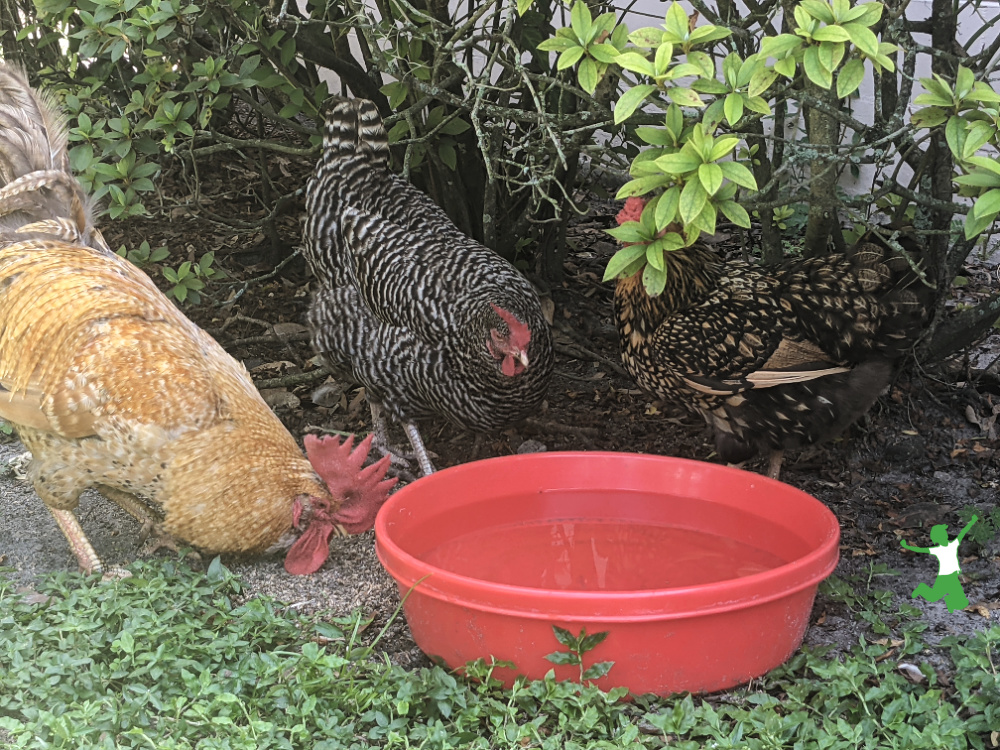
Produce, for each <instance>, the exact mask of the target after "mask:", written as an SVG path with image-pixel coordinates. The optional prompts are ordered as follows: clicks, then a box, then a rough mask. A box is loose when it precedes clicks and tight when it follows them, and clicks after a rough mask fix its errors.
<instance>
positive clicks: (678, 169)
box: [656, 151, 702, 175]
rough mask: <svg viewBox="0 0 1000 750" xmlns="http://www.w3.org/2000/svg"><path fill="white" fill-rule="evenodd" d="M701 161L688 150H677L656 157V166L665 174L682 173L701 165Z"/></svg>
mask: <svg viewBox="0 0 1000 750" xmlns="http://www.w3.org/2000/svg"><path fill="white" fill-rule="evenodd" d="M701 164H702V161H701V160H700V159H699V158H698V157H697V156H695V155H694V154H692V153H691V152H689V151H678V152H677V153H674V154H666V155H664V156H661V157H659V158H658V159H656V166H657V167H659V168H660V169H661V170H662V171H663V172H665V173H666V174H671V175H683V174H687V173H688V172H692V171H694V170H695V169H698V167H699V166H701Z"/></svg>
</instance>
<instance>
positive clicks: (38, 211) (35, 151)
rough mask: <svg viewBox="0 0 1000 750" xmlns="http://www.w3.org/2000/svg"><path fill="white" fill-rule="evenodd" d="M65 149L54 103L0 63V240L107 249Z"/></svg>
mask: <svg viewBox="0 0 1000 750" xmlns="http://www.w3.org/2000/svg"><path fill="white" fill-rule="evenodd" d="M67 148H68V146H67V138H66V126H65V121H64V118H63V116H62V115H61V113H60V112H59V109H58V107H57V106H56V105H55V103H54V102H53V101H52V100H51V98H50V97H49V96H47V95H46V94H44V93H42V92H39V91H36V90H35V89H33V88H32V87H31V86H30V84H29V83H28V78H27V76H26V75H25V74H24V72H23V71H22V70H21V69H20V68H18V67H16V66H13V65H10V64H0V243H2V242H20V241H23V240H30V239H49V240H51V239H57V240H63V241H70V242H74V243H79V244H83V245H88V246H90V247H93V248H95V249H98V250H102V251H106V252H110V250H108V247H107V245H106V244H105V242H104V238H103V237H101V234H100V232H98V231H97V230H96V229H95V228H94V226H93V221H92V209H91V201H90V199H89V197H88V196H87V193H86V191H84V189H83V187H82V186H81V185H80V183H79V182H78V181H77V180H76V178H75V177H74V176H73V174H72V172H71V171H70V164H69V154H68V151H67Z"/></svg>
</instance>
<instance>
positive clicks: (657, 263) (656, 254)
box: [646, 244, 664, 271]
mask: <svg viewBox="0 0 1000 750" xmlns="http://www.w3.org/2000/svg"><path fill="white" fill-rule="evenodd" d="M646 262H647V263H648V264H649V265H651V266H652V267H653V268H655V269H656V270H657V271H662V270H663V269H664V266H663V250H661V249H659V248H655V247H653V246H652V244H649V245H646Z"/></svg>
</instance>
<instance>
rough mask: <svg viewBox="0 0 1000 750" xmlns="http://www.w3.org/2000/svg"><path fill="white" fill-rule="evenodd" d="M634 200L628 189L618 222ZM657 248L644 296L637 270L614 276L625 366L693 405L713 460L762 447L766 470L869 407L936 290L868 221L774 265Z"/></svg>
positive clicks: (699, 249)
mask: <svg viewBox="0 0 1000 750" xmlns="http://www.w3.org/2000/svg"><path fill="white" fill-rule="evenodd" d="M641 210H642V202H641V199H638V198H636V199H630V200H629V202H628V203H627V204H626V207H625V208H624V209H622V212H621V213H620V214H619V217H618V220H619V223H624V222H625V221H631V220H637V219H638V216H639V214H640V213H641ZM907 242H908V244H909V247H908V248H907V249H908V250H910V249H912V250H918V249H919V248H917V247H916V245H915V244H914V243H912V242H909V241H907ZM664 261H665V263H666V268H667V281H666V288H665V289H664V291H663V293H662V294H660V295H658V296H656V297H650V296H649V295H648V294H647V293H646V290H645V288H644V287H643V284H642V280H641V278H642V274H641V273H638V274H635V275H634V276H631V277H629V278H623V279H619V280H618V281H617V284H616V287H615V313H616V318H617V325H618V332H619V336H620V342H621V351H622V360H623V361H624V364H625V367H626V369H627V370H628V371H629V372H630V373H631V375H632V376H633V377H634V378H635V379H636V381H637V382H638V384H639V385H640V386H641V387H642V388H644V389H645V390H647V391H649V392H651V393H653V394H655V395H657V396H659V397H660V398H664V399H668V400H673V401H676V402H680V403H682V404H684V405H685V406H686V407H687V408H688V409H690V410H691V411H693V412H695V413H698V414H701V415H702V416H703V417H704V418H705V420H706V422H707V423H708V424H709V425H710V426H711V427H712V428H713V429H714V431H715V445H716V450H717V452H718V454H719V456H720V457H721V458H722V459H723V460H725V461H728V462H732V463H737V462H740V461H744V460H746V459H748V458H750V457H751V456H753V455H755V454H756V453H757V452H758V451H759V450H761V449H763V450H767V451H770V452H771V462H770V471H769V474H770V475H771V476H774V477H777V476H778V473H779V471H780V465H781V457H782V452H783V451H784V450H785V449H788V448H799V447H803V446H806V445H809V444H812V443H817V442H820V441H823V440H826V439H828V438H830V437H833V436H835V435H837V434H838V433H839V432H841V431H842V430H843V429H845V428H846V427H847V426H848V425H850V424H851V423H853V422H854V421H856V420H857V419H859V418H860V417H861V416H862V415H863V414H864V413H865V412H866V411H868V409H869V408H871V406H872V404H873V403H874V401H875V399H876V398H877V397H878V395H879V393H881V392H882V391H883V390H884V389H885V387H886V386H887V385H888V383H889V382H890V379H891V377H892V375H893V373H894V370H895V367H896V364H897V363H898V362H899V360H900V359H901V357H902V356H903V355H904V354H905V353H906V352H907V351H908V350H909V349H910V348H911V347H912V345H913V344H914V342H915V341H916V339H917V338H918V337H919V335H920V333H921V332H922V330H923V329H924V327H925V326H926V324H927V322H928V320H929V317H930V314H931V311H932V305H933V301H934V292H933V290H932V289H930V288H929V287H928V286H926V285H925V284H924V283H923V282H922V281H920V279H919V278H918V275H917V274H916V273H915V272H914V271H913V267H912V266H911V264H910V262H909V261H908V260H907V259H906V258H904V257H902V256H900V255H899V254H898V253H895V252H893V251H891V250H890V249H889V246H888V245H887V244H886V243H885V242H882V241H881V240H879V239H878V237H877V236H875V235H873V234H869V235H866V236H865V237H863V238H862V239H861V240H860V241H859V242H858V243H857V244H856V245H855V246H854V247H853V248H852V249H851V251H850V252H849V253H847V254H846V255H841V256H833V255H831V256H823V257H817V258H807V259H797V260H791V261H787V262H785V263H783V264H781V265H778V266H775V267H767V268H765V267H761V266H756V265H751V264H748V263H744V262H741V261H731V262H723V261H722V260H721V259H720V258H719V257H718V256H717V255H716V254H715V253H714V252H713V251H712V250H711V249H710V248H708V247H706V246H704V245H702V244H697V243H696V244H694V245H693V246H691V247H687V248H682V249H680V250H676V251H673V252H666V253H664Z"/></svg>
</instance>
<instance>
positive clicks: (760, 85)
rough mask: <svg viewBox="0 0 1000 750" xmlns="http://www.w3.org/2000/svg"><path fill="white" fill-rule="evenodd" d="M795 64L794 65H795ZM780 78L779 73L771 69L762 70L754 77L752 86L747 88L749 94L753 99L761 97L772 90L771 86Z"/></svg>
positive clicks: (751, 80) (751, 82) (751, 81)
mask: <svg viewBox="0 0 1000 750" xmlns="http://www.w3.org/2000/svg"><path fill="white" fill-rule="evenodd" d="M793 64H794V63H793ZM777 77H778V73H777V72H776V71H774V70H772V69H769V68H761V69H760V70H758V71H757V72H756V73H754V74H753V77H752V78H751V79H750V84H749V86H748V88H747V94H749V95H750V96H751V97H759V96H760V94H763V93H764V92H765V91H767V90H768V88H770V86H771V84H772V83H774V79H775V78H777Z"/></svg>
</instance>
